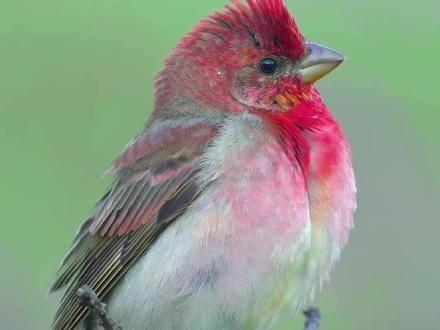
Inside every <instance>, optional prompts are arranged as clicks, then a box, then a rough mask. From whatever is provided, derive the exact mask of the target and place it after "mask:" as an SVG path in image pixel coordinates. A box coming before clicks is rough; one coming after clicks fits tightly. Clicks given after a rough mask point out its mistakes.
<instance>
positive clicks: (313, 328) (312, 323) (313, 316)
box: [303, 307, 321, 330]
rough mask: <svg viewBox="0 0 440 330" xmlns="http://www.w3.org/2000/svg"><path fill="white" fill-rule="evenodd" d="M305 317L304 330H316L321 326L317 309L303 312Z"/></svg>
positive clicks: (312, 308)
mask: <svg viewBox="0 0 440 330" xmlns="http://www.w3.org/2000/svg"><path fill="white" fill-rule="evenodd" d="M303 314H304V316H305V317H306V322H305V324H304V330H318V329H319V326H320V324H321V314H320V313H319V309H318V308H314V307H310V308H309V309H307V310H306V311H304V312H303Z"/></svg>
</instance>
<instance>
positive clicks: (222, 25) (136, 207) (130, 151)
mask: <svg viewBox="0 0 440 330" xmlns="http://www.w3.org/2000/svg"><path fill="white" fill-rule="evenodd" d="M344 60H345V57H344V56H343V55H342V54H341V53H339V52H338V51H336V50H334V49H332V48H329V47H326V46H323V45H321V44H318V43H314V42H311V41H309V40H308V39H306V38H305V37H304V36H303V34H302V33H301V31H300V29H299V27H298V25H297V23H296V21H295V19H294V18H293V16H292V14H291V13H290V11H289V9H288V8H287V6H286V4H285V3H284V2H283V0H242V1H240V0H232V2H231V3H229V4H227V5H226V6H225V8H224V9H222V10H220V11H218V12H215V13H214V14H212V15H210V16H208V17H206V18H204V19H202V20H201V21H200V22H199V23H198V24H196V26H195V27H194V29H193V30H192V31H191V32H190V33H188V34H187V35H186V36H184V37H183V38H182V39H181V40H180V41H179V43H178V44H177V46H176V48H175V49H174V50H173V51H172V53H171V55H170V56H169V57H168V58H167V59H166V60H165V62H164V67H163V69H162V70H161V71H160V72H159V74H158V76H157V77H156V79H155V85H154V89H155V96H154V102H153V105H152V107H153V109H152V111H151V114H150V116H149V118H148V120H147V122H146V124H145V125H144V127H143V129H142V130H141V131H140V132H139V133H138V134H137V135H136V136H135V138H133V139H132V140H131V142H130V143H129V144H128V145H127V146H126V147H125V149H124V150H123V151H122V153H121V155H120V156H119V157H118V158H117V159H116V160H115V161H114V162H113V164H112V165H111V168H110V169H109V171H108V173H109V174H110V175H112V177H113V181H112V182H111V184H110V185H109V187H108V189H107V190H106V192H105V193H104V195H103V197H102V198H101V199H100V200H99V201H98V202H97V204H96V206H95V207H94V209H93V210H92V212H91V213H90V215H89V216H88V217H87V218H86V219H87V220H86V221H85V222H84V223H83V224H82V225H81V227H80V228H79V230H78V232H77V234H76V237H75V239H74V241H73V243H72V245H71V247H70V250H69V251H68V253H67V255H66V256H65V258H64V260H63V261H62V263H61V265H60V267H59V270H58V272H57V274H56V276H55V279H54V282H53V284H52V286H51V289H50V290H51V292H58V291H59V292H60V293H61V295H62V296H61V297H60V302H59V308H58V310H57V312H56V314H55V317H54V321H53V325H52V326H53V328H54V329H101V328H102V324H101V323H100V320H99V318H98V317H97V316H96V313H93V312H92V311H90V310H89V309H87V308H86V307H85V306H82V305H81V304H78V301H77V297H76V294H77V292H78V290H79V289H81V288H82V287H84V286H87V287H88V288H90V290H92V291H93V292H94V293H95V294H96V296H97V297H98V298H99V299H101V300H102V301H103V302H104V303H105V304H106V306H107V310H108V312H109V315H111V316H112V318H113V320H114V321H115V322H116V323H117V324H118V325H119V326H121V327H122V328H123V329H135V330H136V329H157V330H161V329H187V330H198V329H200V330H201V329H204V330H217V329H218V330H220V329H271V328H273V327H274V326H275V325H276V323H277V321H278V320H279V318H280V315H282V314H283V313H284V312H285V311H290V312H291V313H292V314H294V313H297V312H299V311H301V310H302V309H303V308H305V307H307V306H308V304H310V303H311V302H312V301H313V299H314V296H315V295H316V293H317V292H318V291H319V290H320V289H321V287H322V285H323V283H325V282H326V281H328V280H329V277H330V274H331V273H332V271H333V269H334V266H335V264H336V262H337V261H338V260H339V259H340V255H341V252H342V250H343V249H344V248H345V247H346V245H347V243H348V239H349V235H350V233H351V231H352V229H353V225H354V220H353V219H354V214H355V211H356V207H357V201H356V199H357V198H356V180H355V175H354V170H353V164H352V152H351V147H350V145H349V143H348V141H347V139H346V137H345V135H344V133H343V131H342V128H341V126H340V124H339V123H338V121H337V120H336V118H335V117H334V115H333V114H332V113H331V112H330V111H329V110H328V108H327V106H326V105H325V104H324V102H323V100H322V98H321V96H320V94H319V92H318V89H317V88H316V86H315V83H316V82H317V81H318V80H320V79H321V78H323V77H324V76H326V75H328V74H329V73H330V72H332V71H333V70H334V69H336V68H337V67H338V66H339V65H340V64H341V63H343V62H344Z"/></svg>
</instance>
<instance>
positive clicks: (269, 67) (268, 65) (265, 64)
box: [259, 58, 278, 75]
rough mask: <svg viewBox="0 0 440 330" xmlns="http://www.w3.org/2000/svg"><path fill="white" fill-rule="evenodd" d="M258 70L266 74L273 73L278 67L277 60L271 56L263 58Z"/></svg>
mask: <svg viewBox="0 0 440 330" xmlns="http://www.w3.org/2000/svg"><path fill="white" fill-rule="evenodd" d="M259 68H260V71H261V72H263V73H264V74H267V75H272V74H274V73H275V72H276V71H277V69H278V62H277V61H276V60H274V59H273V58H265V59H264V60H262V61H261V62H260V64H259Z"/></svg>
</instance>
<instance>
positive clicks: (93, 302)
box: [76, 286, 122, 330]
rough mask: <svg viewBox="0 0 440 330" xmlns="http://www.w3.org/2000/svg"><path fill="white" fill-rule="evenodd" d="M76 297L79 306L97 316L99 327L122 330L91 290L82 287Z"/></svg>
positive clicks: (107, 329)
mask: <svg viewBox="0 0 440 330" xmlns="http://www.w3.org/2000/svg"><path fill="white" fill-rule="evenodd" d="M76 295H77V297H78V302H79V304H80V305H81V306H84V307H87V308H89V309H90V311H91V312H92V313H95V314H96V315H97V316H98V318H99V321H100V323H101V326H102V327H103V328H104V329H105V330H122V328H121V327H120V326H118V325H117V324H116V322H115V321H113V319H112V318H111V317H110V315H109V313H108V311H107V305H106V304H105V303H103V302H102V301H101V300H100V299H99V298H98V296H97V295H96V293H95V292H94V291H93V290H92V289H91V288H89V287H88V286H83V287H81V288H80V289H79V290H78V292H77V293H76Z"/></svg>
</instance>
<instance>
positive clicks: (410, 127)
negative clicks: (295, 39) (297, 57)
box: [0, 0, 440, 330]
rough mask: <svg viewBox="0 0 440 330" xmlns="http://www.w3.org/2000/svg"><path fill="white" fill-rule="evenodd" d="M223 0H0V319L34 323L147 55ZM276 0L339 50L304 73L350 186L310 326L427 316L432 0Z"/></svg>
mask: <svg viewBox="0 0 440 330" xmlns="http://www.w3.org/2000/svg"><path fill="white" fill-rule="evenodd" d="M225 3H226V0H215V1H214V0H212V1H200V0H185V1H182V0H161V1H156V2H152V1H151V0H148V1H147V0H142V1H141V0H131V1H122V0H105V1H104V0H75V1H72V0H52V1H48V0H40V1H32V0H24V1H17V0H2V1H1V2H0V115H1V117H0V157H1V158H0V173H1V181H0V214H1V218H0V219H1V232H0V235H1V236H0V237H1V240H0V257H1V271H0V319H1V326H0V327H1V328H2V329H48V328H49V325H50V321H51V317H52V314H53V312H54V309H55V306H56V304H55V300H54V299H47V298H46V290H47V287H48V285H49V283H50V282H51V279H52V276H53V274H54V272H55V270H56V267H57V265H58V262H59V261H60V259H61V257H62V256H63V255H64V253H65V252H66V249H67V247H68V246H69V244H70V242H71V240H72V238H73V234H74V231H75V230H76V228H77V227H78V225H79V224H80V222H81V221H82V219H83V218H84V217H85V216H86V215H87V214H88V212H89V210H90V209H91V207H92V206H93V205H94V202H95V201H96V200H97V199H98V198H99V197H100V194H101V193H102V192H103V191H104V188H105V187H106V185H107V184H108V179H103V180H100V176H101V174H102V173H103V171H104V170H105V169H106V167H107V166H108V165H109V164H110V162H111V161H112V159H113V158H114V157H115V156H116V155H117V154H118V153H119V151H120V150H121V149H122V147H123V146H124V145H125V143H126V142H128V140H129V139H130V138H131V137H132V136H133V135H134V134H135V133H136V132H137V131H138V130H139V129H140V128H141V127H142V125H143V123H144V121H145V119H146V117H147V115H148V113H149V112H150V110H151V103H152V80H153V77H154V75H155V73H156V72H157V71H158V70H159V69H160V67H161V62H162V60H163V59H164V58H165V56H166V55H167V54H168V53H169V51H170V50H171V49H172V48H173V47H174V45H175V44H176V42H177V41H178V40H179V38H180V37H181V36H182V35H184V34H185V33H186V32H188V31H189V30H190V29H191V27H192V26H193V25H194V24H195V23H197V22H198V20H199V19H200V18H202V17H204V16H205V15H206V14H208V13H211V12H213V11H215V10H219V9H221V8H222V6H223V5H224V4H225ZM287 3H288V5H289V7H290V8H291V10H292V11H293V13H294V15H295V17H296V18H297V21H298V23H299V24H300V26H301V28H302V30H303V32H304V34H305V35H306V36H307V37H308V38H309V39H310V40H313V41H316V42H320V43H323V44H326V45H329V46H332V47H334V48H336V49H338V50H340V51H342V52H343V53H344V54H346V55H347V57H348V58H349V61H348V62H347V63H346V64H344V65H343V66H342V67H341V68H340V69H339V70H337V71H336V72H335V73H333V74H332V75H331V76H329V77H328V78H327V79H326V80H324V81H323V82H322V83H320V88H321V91H322V94H323V95H324V98H325V99H326V102H327V103H328V104H329V106H330V108H331V109H332V110H333V111H334V112H335V113H336V115H337V117H338V118H339V119H340V121H341V122H342V125H343V127H344V129H345V131H346V133H347V135H348V137H349V139H350V141H351V142H352V145H353V151H354V162H355V166H356V172H357V177H358V186H359V212H358V214H357V218H356V224H357V225H356V230H355V232H354V234H353V236H352V239H351V243H350V246H349V249H348V250H347V251H346V253H345V254H344V257H343V259H342V262H341V263H340V264H339V267H338V268H337V271H336V273H335V274H334V276H333V281H332V282H331V284H329V285H327V286H326V287H325V289H324V291H323V293H322V294H321V295H320V296H319V299H318V301H317V304H318V305H319V306H320V307H321V309H322V312H323V314H324V326H323V329H335V330H344V329H408V330H409V329H411V330H413V329H438V328H439V326H438V313H439V310H440V303H439V298H438V296H439V294H440V289H439V285H440V284H439V282H438V280H439V278H440V276H439V273H440V261H439V260H440V258H439V254H438V251H439V244H438V241H439V240H438V234H439V232H440V216H439V212H438V211H439V207H438V206H439V197H440V193H439V192H440V189H439V188H440V178H439V171H438V168H439V166H440V155H439V151H440V148H439V145H440V143H439V142H440V132H439V130H438V129H437V126H438V125H439V122H440V112H439V109H440V101H439V96H440V93H439V92H440V89H439V80H438V79H439V77H440V69H439V68H440V65H439V63H438V61H439V60H438V58H439V52H440V39H439V33H440V19H439V16H438V13H439V11H440V2H438V1H434V0H418V1H416V0H401V1H394V0H385V1H384V0H382V1H380V0H370V1H353V0H333V1H305V0H303V1H301V0H288V1H287ZM301 323H302V318H297V319H292V318H289V317H286V319H285V320H284V321H283V322H282V324H280V328H279V329H295V328H297V329H300V324H301Z"/></svg>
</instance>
